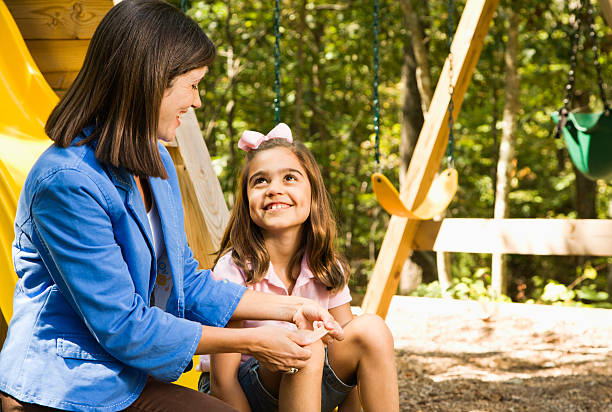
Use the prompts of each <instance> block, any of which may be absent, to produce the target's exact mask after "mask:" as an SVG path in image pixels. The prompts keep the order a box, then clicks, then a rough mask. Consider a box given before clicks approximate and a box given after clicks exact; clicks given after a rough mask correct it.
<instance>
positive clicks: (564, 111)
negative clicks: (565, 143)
mask: <svg viewBox="0 0 612 412" xmlns="http://www.w3.org/2000/svg"><path fill="white" fill-rule="evenodd" d="M585 8H586V10H587V11H586V16H587V20H588V24H589V36H590V37H591V43H592V50H593V54H594V60H595V70H596V71H597V84H598V86H599V93H600V96H601V100H602V102H603V105H604V111H605V114H606V116H607V115H608V114H609V113H610V106H609V104H608V101H607V99H606V93H605V91H604V87H603V79H602V76H601V67H600V64H599V48H598V45H597V33H596V32H595V23H594V19H593V5H592V4H591V2H590V0H585V1H584V2H583V3H582V4H581V6H580V7H579V10H578V8H577V10H578V11H577V12H575V16H576V23H575V27H576V29H575V31H574V33H573V35H572V55H571V57H570V71H569V76H568V80H567V84H566V85H565V97H564V99H563V107H562V108H561V109H560V110H559V122H558V123H557V128H556V130H555V138H559V137H561V130H563V128H564V127H565V125H566V124H567V118H568V116H569V113H570V103H571V101H572V100H573V98H574V83H575V81H576V61H577V58H576V56H577V54H578V48H579V45H580V33H581V28H582V17H583V16H584V14H585V12H584V9H585Z"/></svg>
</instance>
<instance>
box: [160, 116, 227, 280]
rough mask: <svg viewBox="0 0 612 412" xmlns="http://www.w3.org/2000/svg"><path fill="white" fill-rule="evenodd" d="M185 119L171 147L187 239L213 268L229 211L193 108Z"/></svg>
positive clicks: (206, 265)
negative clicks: (179, 188) (181, 200)
mask: <svg viewBox="0 0 612 412" xmlns="http://www.w3.org/2000/svg"><path fill="white" fill-rule="evenodd" d="M181 122H182V123H181V126H180V127H179V128H178V129H177V130H176V147H172V146H170V147H168V150H169V151H170V154H171V155H172V160H173V161H174V165H175V166H176V171H177V173H178V177H179V184H180V186H181V194H182V196H183V208H184V210H185V231H186V232H187V240H188V241H189V245H190V246H191V249H192V250H193V254H194V255H195V257H196V259H197V260H198V261H199V262H200V266H201V267H202V268H204V269H209V268H212V266H213V261H214V256H213V255H212V254H213V253H214V252H216V251H217V249H218V248H219V243H220V242H221V237H222V236H223V232H224V230H225V226H226V225H227V222H228V220H229V210H228V209H227V205H226V203H225V198H224V197H223V192H222V190H221V184H220V183H219V179H218V178H217V176H216V175H215V173H214V170H213V168H212V162H211V160H210V155H209V154H208V149H207V148H206V145H205V144H204V139H203V138H202V132H201V131H200V126H199V125H198V120H197V118H196V115H195V112H194V111H193V109H189V112H188V113H186V114H185V115H184V116H183V118H182V121H181Z"/></svg>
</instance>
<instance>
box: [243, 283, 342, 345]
mask: <svg viewBox="0 0 612 412" xmlns="http://www.w3.org/2000/svg"><path fill="white" fill-rule="evenodd" d="M349 311H350V308H349ZM232 319H233V320H244V319H251V320H268V319H269V320H283V321H286V322H293V323H295V324H296V325H297V327H298V328H299V329H310V330H312V329H313V322H315V321H323V322H324V324H325V328H326V329H328V330H329V333H328V335H329V337H331V338H333V339H336V340H342V339H344V333H343V332H342V328H341V327H340V324H339V323H338V322H336V320H335V319H334V317H333V316H332V315H331V314H330V313H329V312H328V311H327V310H325V309H323V308H322V307H321V306H320V305H319V304H318V303H316V302H315V301H313V300H310V299H306V298H301V297H296V296H283V295H276V294H272V293H262V292H255V291H252V290H247V291H246V292H245V293H244V295H243V296H242V298H241V299H240V302H238V306H236V310H235V311H234V314H233V315H232ZM309 343H312V342H306V343H305V344H309Z"/></svg>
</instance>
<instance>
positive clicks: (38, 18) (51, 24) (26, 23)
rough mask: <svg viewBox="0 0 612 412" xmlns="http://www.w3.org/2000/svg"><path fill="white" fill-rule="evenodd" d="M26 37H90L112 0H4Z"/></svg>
mask: <svg viewBox="0 0 612 412" xmlns="http://www.w3.org/2000/svg"><path fill="white" fill-rule="evenodd" d="M5 3H6V6H7V7H8V9H9V10H10V11H11V14H12V15H13V18H14V19H15V22H16V23H17V26H19V30H20V31H21V35H22V36H23V38H24V39H26V40H31V39H35V40H40V39H47V40H48V39H86V40H88V39H91V37H92V35H93V33H94V31H95V30H96V27H98V23H100V20H102V17H104V15H105V14H106V13H107V12H108V10H109V9H110V8H111V7H112V6H113V2H112V1H111V0H87V1H82V0H81V1H79V0H5Z"/></svg>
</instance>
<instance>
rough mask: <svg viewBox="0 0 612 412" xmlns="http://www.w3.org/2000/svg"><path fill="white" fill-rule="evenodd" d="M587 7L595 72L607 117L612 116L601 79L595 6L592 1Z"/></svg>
mask: <svg viewBox="0 0 612 412" xmlns="http://www.w3.org/2000/svg"><path fill="white" fill-rule="evenodd" d="M585 1H586V3H587V4H588V6H587V22H588V24H589V36H590V37H591V50H593V59H594V60H595V71H596V72H597V86H598V87H599V95H600V96H601V101H602V102H603V105H604V111H605V112H606V116H607V115H609V114H610V106H609V104H608V100H607V99H606V92H605V90H604V87H603V79H602V77H601V65H600V64H599V46H598V43H597V33H596V32H595V19H594V18H593V5H592V4H591V1H590V0H585Z"/></svg>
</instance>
